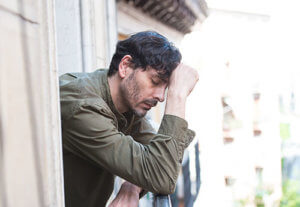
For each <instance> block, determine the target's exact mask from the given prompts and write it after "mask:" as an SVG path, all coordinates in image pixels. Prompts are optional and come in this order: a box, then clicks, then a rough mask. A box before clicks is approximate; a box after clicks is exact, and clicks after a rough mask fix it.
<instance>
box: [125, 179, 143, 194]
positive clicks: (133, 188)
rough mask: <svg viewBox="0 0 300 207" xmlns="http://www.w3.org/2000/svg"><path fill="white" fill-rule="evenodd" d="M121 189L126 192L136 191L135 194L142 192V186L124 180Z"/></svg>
mask: <svg viewBox="0 0 300 207" xmlns="http://www.w3.org/2000/svg"><path fill="white" fill-rule="evenodd" d="M121 188H122V190H126V191H127V192H132V193H137V194H140V193H141V192H142V188H140V187H138V186H136V185H134V184H132V183H130V182H127V181H125V182H124V183H123V184H122V187H121Z"/></svg>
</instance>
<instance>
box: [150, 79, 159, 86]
mask: <svg viewBox="0 0 300 207" xmlns="http://www.w3.org/2000/svg"><path fill="white" fill-rule="evenodd" d="M151 81H152V84H153V85H156V86H157V85H159V84H160V82H158V81H155V80H153V79H151Z"/></svg>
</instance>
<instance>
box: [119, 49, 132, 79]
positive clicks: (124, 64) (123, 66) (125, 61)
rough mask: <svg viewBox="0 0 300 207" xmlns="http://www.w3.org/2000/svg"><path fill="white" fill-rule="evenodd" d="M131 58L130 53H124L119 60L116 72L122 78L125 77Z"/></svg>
mask: <svg viewBox="0 0 300 207" xmlns="http://www.w3.org/2000/svg"><path fill="white" fill-rule="evenodd" d="M131 60H132V57H131V56H130V55H125V56H124V57H123V58H122V59H121V61H120V64H119V70H118V72H119V76H120V77H121V78H122V79H123V78H125V77H126V75H127V74H128V72H129V69H130V63H131Z"/></svg>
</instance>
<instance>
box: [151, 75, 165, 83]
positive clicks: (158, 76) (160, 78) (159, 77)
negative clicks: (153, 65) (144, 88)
mask: <svg viewBox="0 0 300 207" xmlns="http://www.w3.org/2000/svg"><path fill="white" fill-rule="evenodd" d="M153 77H156V78H158V79H159V80H161V81H162V82H164V83H168V81H169V78H163V77H162V75H160V74H159V73H156V74H154V75H153Z"/></svg>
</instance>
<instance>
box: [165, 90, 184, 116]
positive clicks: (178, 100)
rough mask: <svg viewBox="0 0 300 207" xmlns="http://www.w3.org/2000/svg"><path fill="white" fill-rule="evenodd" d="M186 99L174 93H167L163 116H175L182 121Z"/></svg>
mask: <svg viewBox="0 0 300 207" xmlns="http://www.w3.org/2000/svg"><path fill="white" fill-rule="evenodd" d="M185 103H186V97H181V96H180V94H176V92H173V91H168V96H167V101H166V107H165V114H170V115H175V116H178V117H180V118H182V119H184V118H185Z"/></svg>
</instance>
